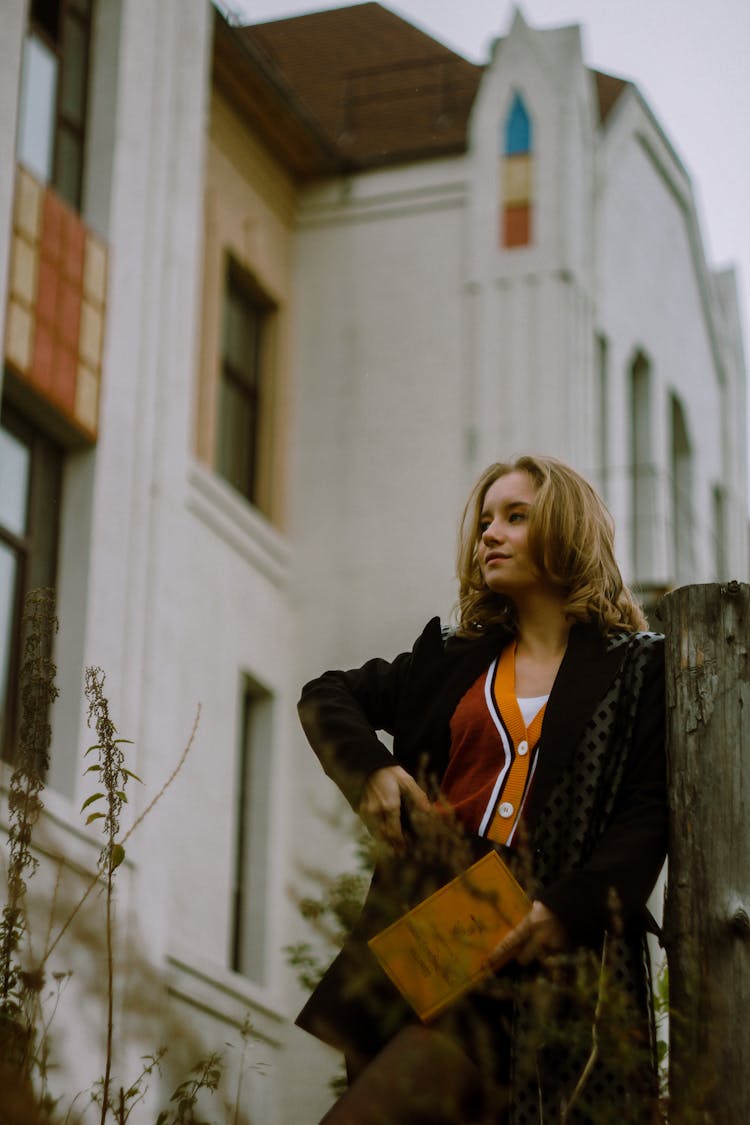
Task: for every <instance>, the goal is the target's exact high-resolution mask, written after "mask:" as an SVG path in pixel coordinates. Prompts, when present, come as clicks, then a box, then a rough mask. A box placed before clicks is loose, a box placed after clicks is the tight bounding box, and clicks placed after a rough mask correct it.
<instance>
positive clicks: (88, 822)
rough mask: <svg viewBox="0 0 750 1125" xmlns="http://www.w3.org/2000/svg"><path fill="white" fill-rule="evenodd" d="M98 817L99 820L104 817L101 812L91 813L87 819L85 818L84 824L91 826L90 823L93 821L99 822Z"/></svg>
mask: <svg viewBox="0 0 750 1125" xmlns="http://www.w3.org/2000/svg"><path fill="white" fill-rule="evenodd" d="M100 817H101V818H103V817H104V813H103V812H92V813H91V815H90V816H87V817H86V823H87V824H91V822H92V821H94V820H99V818H100Z"/></svg>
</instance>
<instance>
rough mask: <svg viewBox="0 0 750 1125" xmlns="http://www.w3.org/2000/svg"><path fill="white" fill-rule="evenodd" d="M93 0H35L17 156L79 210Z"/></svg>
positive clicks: (22, 89) (19, 124)
mask: <svg viewBox="0 0 750 1125" xmlns="http://www.w3.org/2000/svg"><path fill="white" fill-rule="evenodd" d="M91 7H92V0H32V3H31V5H30V15H29V32H28V36H27V38H26V43H25V46H24V57H23V67H22V77H21V93H20V106H19V123H18V159H19V160H20V162H21V163H22V164H25V165H26V166H27V167H28V169H29V171H31V172H33V173H34V175H35V176H37V177H38V178H39V179H40V180H42V181H43V182H44V183H51V184H52V185H53V186H54V187H55V188H56V189H57V191H58V192H59V194H60V195H61V196H62V197H63V199H65V200H66V201H67V202H68V203H69V204H70V205H71V207H73V208H75V209H76V210H77V211H80V210H81V197H82V188H83V157H84V138H85V127H86V101H87V87H88V71H89V47H90V39H91Z"/></svg>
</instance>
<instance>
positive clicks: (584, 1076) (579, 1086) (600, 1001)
mask: <svg viewBox="0 0 750 1125" xmlns="http://www.w3.org/2000/svg"><path fill="white" fill-rule="evenodd" d="M606 972H607V937H606V934H605V937H604V946H603V948H602V964H601V970H600V973H599V995H598V996H597V998H596V1010H595V1012H594V1023H593V1026H592V1028H591V1054H590V1055H589V1057H588V1058H587V1060H586V1065H585V1067H584V1068H583V1070H582V1071H581V1075H580V1077H579V1079H578V1081H577V1082H576V1084H575V1087H574V1089H573V1093H572V1094H571V1095H570V1097H569V1099H568V1101H567V1102H566V1103H565V1105H563V1107H562V1110H561V1112H560V1125H567V1122H568V1120H569V1118H570V1111H571V1110H572V1109H573V1106H574V1105H575V1104H576V1102H577V1101H578V1099H579V1098H580V1096H581V1092H582V1091H583V1088H584V1086H585V1085H586V1083H587V1082H588V1080H589V1078H590V1076H591V1072H592V1070H593V1069H594V1065H595V1063H596V1060H597V1058H598V1056H599V1035H598V1028H599V1022H600V1020H601V1016H602V1008H603V1006H604V993H605V985H606Z"/></svg>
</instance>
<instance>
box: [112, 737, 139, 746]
mask: <svg viewBox="0 0 750 1125" xmlns="http://www.w3.org/2000/svg"><path fill="white" fill-rule="evenodd" d="M118 742H126V743H127V744H128V746H133V745H135V744H134V742H133V739H132V738H116V739H115V746H117V744H118Z"/></svg>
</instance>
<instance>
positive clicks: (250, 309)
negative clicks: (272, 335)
mask: <svg viewBox="0 0 750 1125" xmlns="http://www.w3.org/2000/svg"><path fill="white" fill-rule="evenodd" d="M264 311H265V310H264V309H262V308H261V307H259V306H258V305H257V304H255V303H254V302H253V301H252V299H251V298H250V297H248V295H247V294H246V293H245V292H243V290H242V289H241V287H240V286H238V285H236V284H232V283H231V282H230V284H229V288H228V291H227V299H226V302H225V305H224V340H223V351H224V359H225V361H226V362H227V363H229V364H230V366H231V367H232V368H233V370H234V371H235V372H236V374H237V375H238V376H239V377H240V378H241V379H242V382H243V383H245V384H246V385H247V386H248V387H252V386H255V385H256V384H257V381H258V358H259V355H260V334H261V323H262V318H263V314H264Z"/></svg>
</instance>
